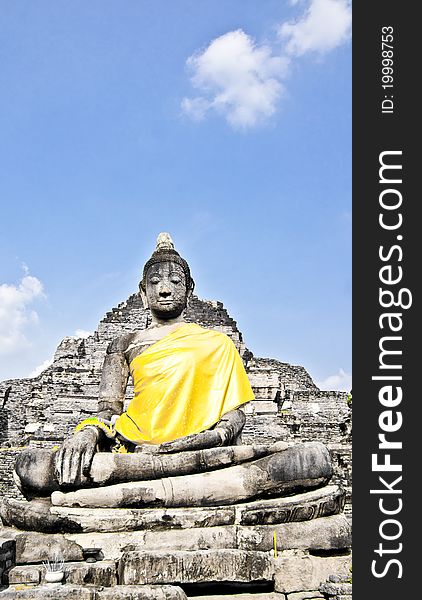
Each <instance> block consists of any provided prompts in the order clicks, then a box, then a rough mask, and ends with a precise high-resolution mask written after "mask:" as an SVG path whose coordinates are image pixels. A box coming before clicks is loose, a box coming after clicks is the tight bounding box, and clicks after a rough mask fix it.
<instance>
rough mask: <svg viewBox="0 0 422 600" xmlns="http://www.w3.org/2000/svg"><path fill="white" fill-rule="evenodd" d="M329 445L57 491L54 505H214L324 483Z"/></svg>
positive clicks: (328, 468)
mask: <svg viewBox="0 0 422 600" xmlns="http://www.w3.org/2000/svg"><path fill="white" fill-rule="evenodd" d="M331 474H332V471H331V460H330V456H329V453H328V450H327V448H326V447H325V446H324V445H323V444H320V443H319V442H307V443H304V444H296V445H295V446H291V447H289V448H287V449H286V450H284V451H283V452H276V453H274V454H271V455H270V456H268V457H265V458H260V459H258V460H255V461H252V462H249V463H245V464H242V465H239V466H234V467H228V468H225V469H220V470H217V471H211V472H208V473H197V474H194V475H185V476H180V477H169V478H165V479H157V480H150V481H142V482H137V481H135V482H129V483H121V484H117V485H110V486H105V487H99V488H92V489H81V490H77V491H75V492H69V493H63V492H59V491H56V492H53V494H52V495H51V501H52V503H53V504H54V505H55V506H87V507H88V506H92V507H122V506H148V505H156V506H157V505H158V506H210V505H211V506H215V505H225V504H232V503H234V502H240V501H242V500H248V499H254V498H258V497H262V495H265V494H270V493H271V494H272V495H283V494H284V495H287V494H288V493H291V492H293V491H294V490H301V489H302V490H304V489H307V488H308V489H312V488H316V487H320V486H321V485H325V484H326V483H328V481H329V479H330V477H331Z"/></svg>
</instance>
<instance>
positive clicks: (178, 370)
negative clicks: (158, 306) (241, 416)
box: [115, 323, 254, 444]
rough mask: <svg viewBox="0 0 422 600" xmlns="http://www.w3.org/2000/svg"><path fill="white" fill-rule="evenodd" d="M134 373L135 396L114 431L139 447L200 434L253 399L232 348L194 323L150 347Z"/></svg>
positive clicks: (223, 337)
mask: <svg viewBox="0 0 422 600" xmlns="http://www.w3.org/2000/svg"><path fill="white" fill-rule="evenodd" d="M130 370H131V374H132V377H133V382H134V391H135V395H134V398H133V400H132V401H131V402H130V404H129V406H128V409H127V411H126V412H125V413H123V414H122V415H121V416H120V417H119V418H118V419H117V421H116V423H115V428H116V431H118V432H119V433H120V434H121V435H123V436H124V437H125V438H126V439H128V440H130V441H131V442H134V443H138V444H140V443H143V442H150V443H154V444H160V443H163V442H169V441H171V440H175V439H177V438H180V437H183V436H185V435H189V434H192V433H199V432H201V431H204V430H205V429H209V428H210V427H211V426H212V425H214V424H215V423H217V421H219V420H220V418H221V417H222V415H224V414H225V413H227V412H229V411H230V410H233V409H235V408H237V407H238V406H240V405H241V404H244V403H245V402H248V401H249V400H253V399H254V395H253V392H252V388H251V386H250V383H249V380H248V377H247V375H246V372H245V369H244V367H243V363H242V360H241V358H240V356H239V353H238V352H237V350H236V347H235V346H234V344H233V342H232V341H231V340H230V339H229V338H228V337H227V336H226V335H224V334H223V333H220V332H218V331H213V330H210V329H204V328H203V327H200V326H199V325H196V324H194V323H187V324H185V325H182V326H180V327H179V328H178V329H176V330H175V331H173V332H172V333H169V334H168V335H166V336H165V337H164V338H162V339H161V340H159V341H158V342H155V343H154V344H152V345H151V346H150V347H149V348H147V349H146V350H144V352H142V354H140V355H139V356H136V357H135V358H134V359H133V360H132V362H131V364H130Z"/></svg>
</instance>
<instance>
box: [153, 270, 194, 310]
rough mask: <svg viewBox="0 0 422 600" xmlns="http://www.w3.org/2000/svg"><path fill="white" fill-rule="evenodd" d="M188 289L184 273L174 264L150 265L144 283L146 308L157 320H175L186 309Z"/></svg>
mask: <svg viewBox="0 0 422 600" xmlns="http://www.w3.org/2000/svg"><path fill="white" fill-rule="evenodd" d="M187 298H188V288H187V285H186V277H185V273H184V271H183V269H182V267H181V266H180V265H178V264H177V263H174V262H162V263H156V264H155V265H151V267H150V268H149V269H148V272H147V275H146V281H145V295H144V301H145V300H146V304H147V306H148V307H149V308H150V310H151V312H152V314H153V316H155V317H157V318H158V319H165V320H166V319H175V318H176V317H178V316H179V315H181V314H182V312H183V310H184V308H185V307H186V302H187Z"/></svg>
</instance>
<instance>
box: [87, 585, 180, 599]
mask: <svg viewBox="0 0 422 600" xmlns="http://www.w3.org/2000/svg"><path fill="white" fill-rule="evenodd" d="M95 600H187V596H186V594H185V592H184V591H183V590H182V588H180V587H178V586H173V585H130V586H129V585H118V586H117V587H113V588H108V589H104V590H99V591H97V595H96V596H95Z"/></svg>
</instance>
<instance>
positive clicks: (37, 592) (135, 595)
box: [0, 584, 187, 600]
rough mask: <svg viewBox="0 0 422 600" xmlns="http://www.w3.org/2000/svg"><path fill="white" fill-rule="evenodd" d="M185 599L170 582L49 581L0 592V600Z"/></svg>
mask: <svg viewBox="0 0 422 600" xmlns="http://www.w3.org/2000/svg"><path fill="white" fill-rule="evenodd" d="M75 598H77V599H78V600H187V596H186V594H185V593H184V591H183V590H182V589H181V588H180V587H177V586H171V585H129V586H125V585H121V586H120V585H119V586H115V587H112V588H101V587H94V586H74V585H60V584H48V585H42V586H38V587H32V588H30V587H27V588H25V589H18V586H16V587H13V586H11V587H9V588H8V589H6V590H4V591H0V600H75Z"/></svg>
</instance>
